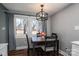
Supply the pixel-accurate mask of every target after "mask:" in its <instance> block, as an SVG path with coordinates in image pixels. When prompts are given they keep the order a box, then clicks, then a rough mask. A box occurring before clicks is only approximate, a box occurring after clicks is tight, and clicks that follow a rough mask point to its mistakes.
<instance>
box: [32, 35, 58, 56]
mask: <svg viewBox="0 0 79 59" xmlns="http://www.w3.org/2000/svg"><path fill="white" fill-rule="evenodd" d="M52 39H53V41H52V40H51V39H48V40H46V41H47V42H49V44H50V42H51V41H52V43H54V44H55V50H56V52H55V53H56V55H59V40H57V38H52ZM31 42H32V45H33V55H35V47H36V46H44V45H45V44H44V43H45V38H42V37H37V36H32V39H31Z"/></svg>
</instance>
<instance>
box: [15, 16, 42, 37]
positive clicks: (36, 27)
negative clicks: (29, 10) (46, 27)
mask: <svg viewBox="0 0 79 59" xmlns="http://www.w3.org/2000/svg"><path fill="white" fill-rule="evenodd" d="M14 19H15V34H16V35H15V36H16V38H25V33H27V34H28V36H30V37H31V36H32V35H34V34H36V33H38V32H41V31H42V23H41V21H37V20H36V17H32V16H23V15H15V16H14Z"/></svg>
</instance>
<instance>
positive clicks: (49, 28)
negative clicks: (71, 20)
mask: <svg viewBox="0 0 79 59" xmlns="http://www.w3.org/2000/svg"><path fill="white" fill-rule="evenodd" d="M51 33H52V27H51V17H48V20H47V35H48V36H50V35H51Z"/></svg>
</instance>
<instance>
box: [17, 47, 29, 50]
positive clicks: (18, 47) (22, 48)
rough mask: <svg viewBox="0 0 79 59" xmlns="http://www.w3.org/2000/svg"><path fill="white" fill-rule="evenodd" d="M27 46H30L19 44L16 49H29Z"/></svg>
mask: <svg viewBox="0 0 79 59" xmlns="http://www.w3.org/2000/svg"><path fill="white" fill-rule="evenodd" d="M27 48H28V47H27V46H19V47H16V50H21V49H27Z"/></svg>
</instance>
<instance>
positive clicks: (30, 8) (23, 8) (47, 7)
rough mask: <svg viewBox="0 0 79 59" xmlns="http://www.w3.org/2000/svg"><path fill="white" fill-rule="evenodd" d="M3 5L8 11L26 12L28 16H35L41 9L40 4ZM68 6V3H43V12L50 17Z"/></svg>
mask: <svg viewBox="0 0 79 59" xmlns="http://www.w3.org/2000/svg"><path fill="white" fill-rule="evenodd" d="M3 5H4V6H5V7H6V8H7V9H9V10H12V11H20V12H26V13H28V14H30V15H31V14H34V15H35V14H36V13H37V12H39V11H40V9H41V8H40V5H41V3H3ZM68 5H69V3H45V4H44V11H46V12H47V13H48V15H49V16H51V15H53V14H54V13H56V12H57V11H59V10H61V9H63V8H64V7H66V6H68Z"/></svg>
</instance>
